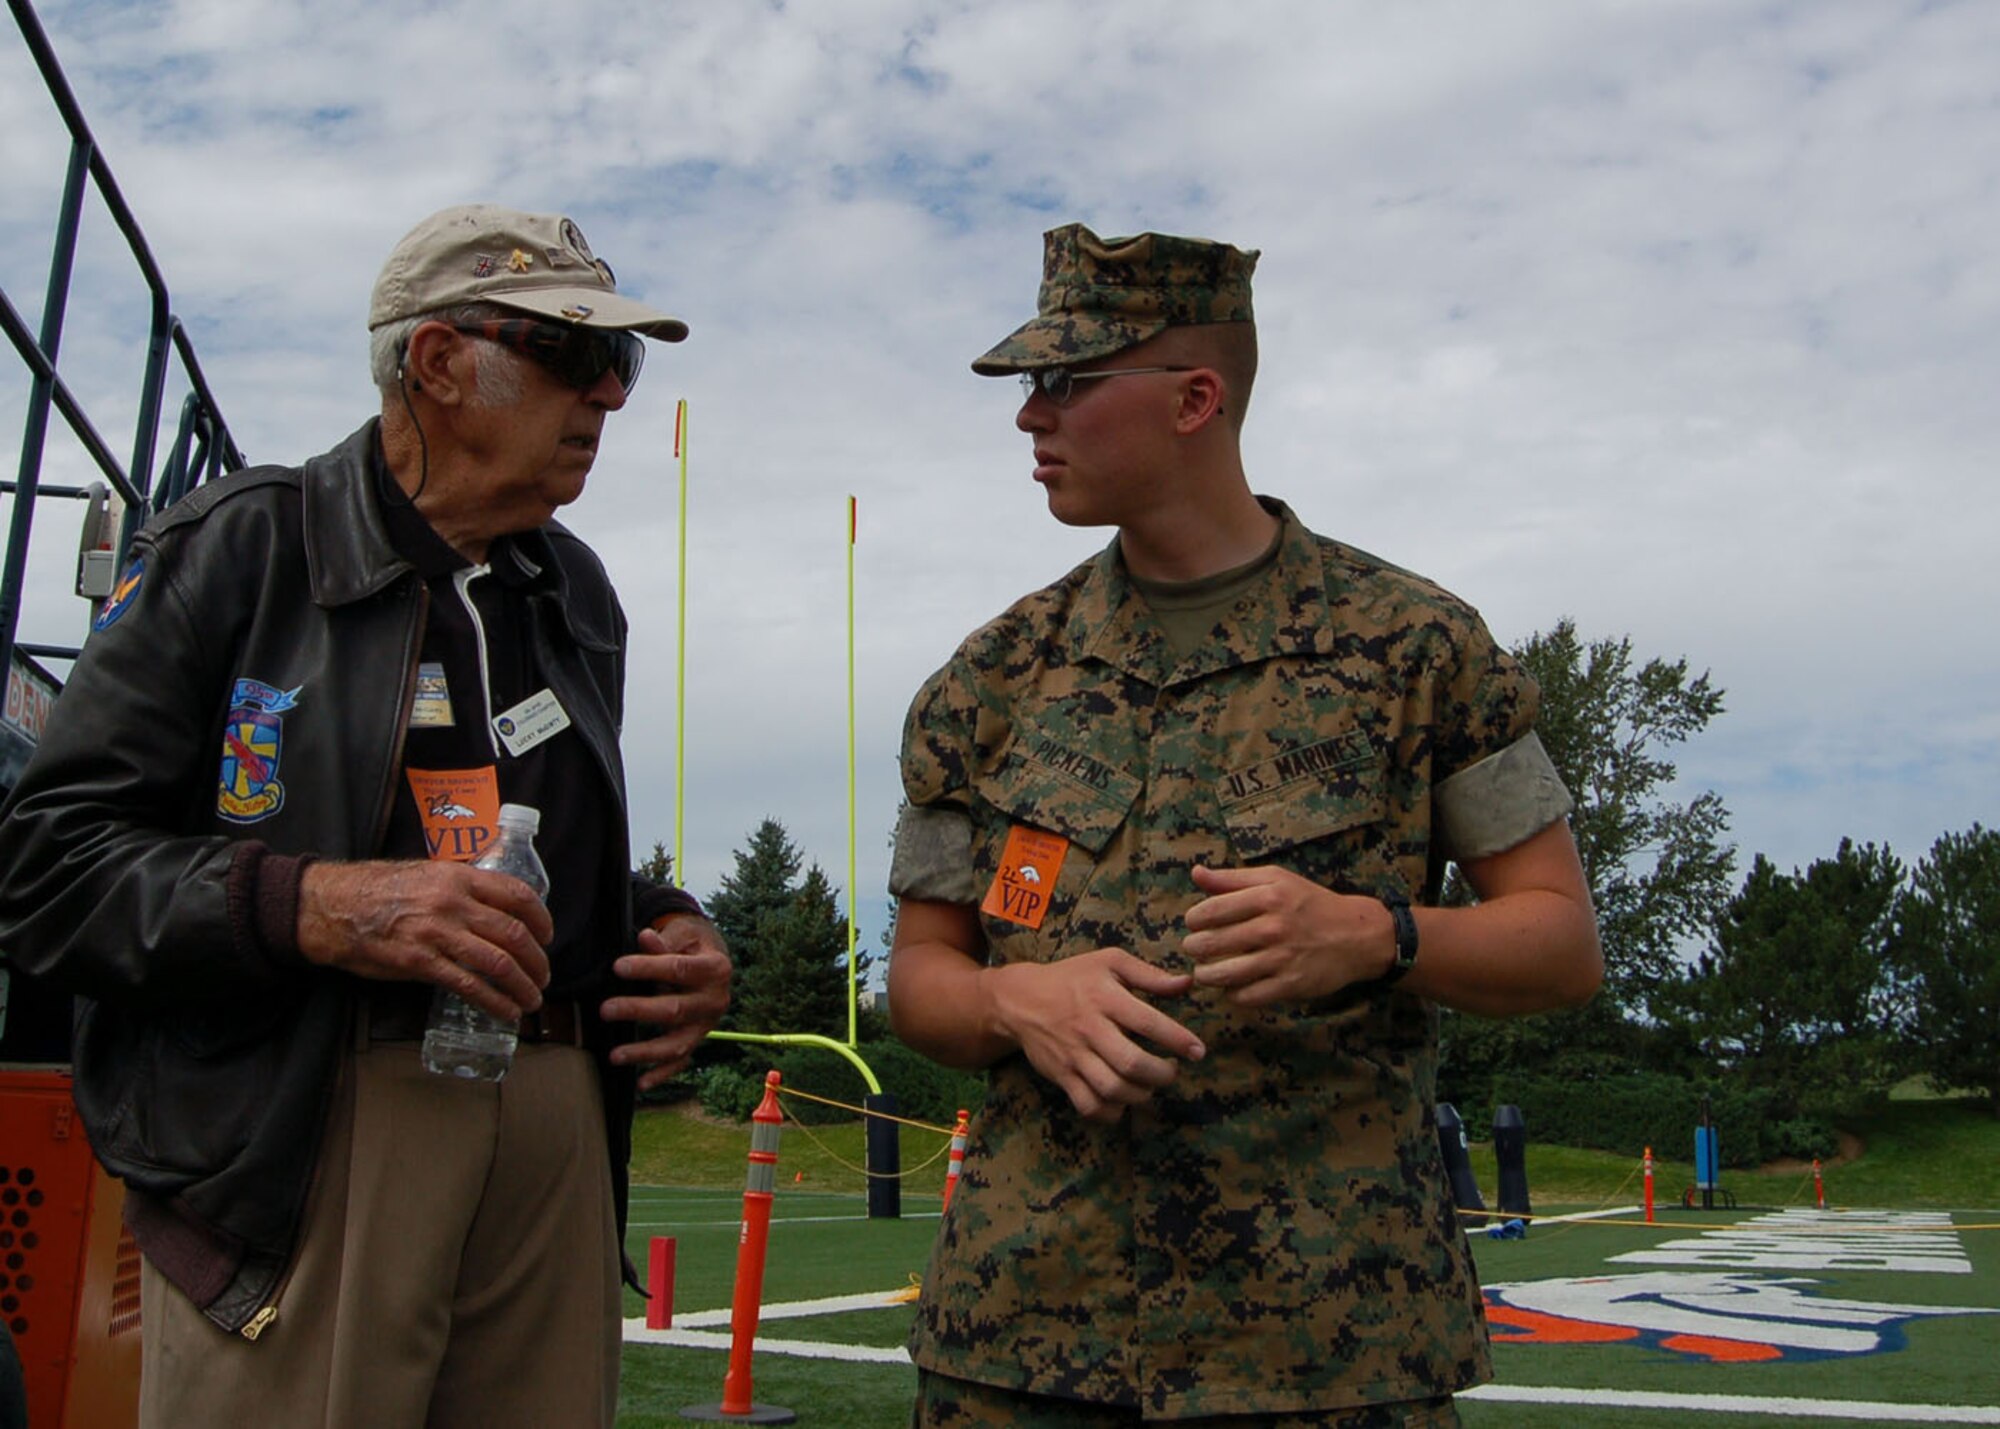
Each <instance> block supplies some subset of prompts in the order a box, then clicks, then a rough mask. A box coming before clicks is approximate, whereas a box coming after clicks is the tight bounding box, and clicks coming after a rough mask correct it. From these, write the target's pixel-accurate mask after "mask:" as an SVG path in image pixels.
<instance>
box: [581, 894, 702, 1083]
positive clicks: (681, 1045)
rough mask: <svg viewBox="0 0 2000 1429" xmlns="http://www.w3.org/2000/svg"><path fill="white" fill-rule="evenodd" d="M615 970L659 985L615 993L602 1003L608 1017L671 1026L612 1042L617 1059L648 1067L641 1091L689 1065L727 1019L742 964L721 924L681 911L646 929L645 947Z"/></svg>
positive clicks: (641, 936) (641, 940)
mask: <svg viewBox="0 0 2000 1429" xmlns="http://www.w3.org/2000/svg"><path fill="white" fill-rule="evenodd" d="M613 971H614V972H616V973H617V974H618V976H620V977H622V978H628V979H630V980H631V981H633V982H650V983H652V984H654V985H655V986H656V987H657V988H658V989H659V990H658V991H657V992H654V993H652V994H650V995H644V996H637V997H613V998H607V999H606V1000H605V1003H604V1006H603V1007H602V1008H601V1009H600V1011H601V1013H602V1015H603V1017H604V1020H605V1021H606V1022H650V1023H654V1024H656V1025H658V1026H662V1027H665V1028H666V1029H667V1031H666V1032H665V1033H664V1034H663V1035H662V1036H659V1037H655V1038H653V1039H652V1040H651V1041H648V1042H628V1043H625V1044H624V1045H622V1046H618V1047H614V1048H612V1049H611V1060H612V1061H613V1062H616V1063H618V1064H619V1065H620V1066H638V1067H644V1068H646V1069H647V1070H646V1071H645V1072H644V1073H643V1074H642V1075H641V1076H640V1078H639V1090H640V1091H642V1092H644V1091H650V1090H652V1089H653V1088H654V1087H657V1086H658V1085H659V1084H660V1083H661V1082H664V1081H666V1080H667V1078H669V1077H671V1076H673V1075H674V1074H675V1073H676V1072H679V1071H681V1070H682V1069H683V1068H685V1067H686V1066H687V1064H688V1062H689V1060H690V1059H692V1058H693V1056H694V1049H695V1046H696V1045H697V1044H698V1043H699V1042H700V1041H701V1039H702V1038H704V1037H706V1036H707V1035H708V1034H709V1032H710V1031H711V1030H712V1029H713V1028H714V1027H715V1024H716V1023H718V1022H720V1021H721V1020H722V1014H723V1013H725V1012H727V1011H728V1010H729V979H730V977H731V976H732V975H733V973H734V971H735V970H734V969H733V968H732V967H731V966H730V963H729V951H728V949H727V948H725V947H724V946H723V943H722V934H721V933H719V932H717V931H716V928H715V924H713V923H711V922H709V921H708V919H706V918H704V917H702V916H701V915H700V914H697V913H675V914H672V915H670V916H668V917H666V918H663V919H661V920H660V921H659V922H658V923H656V924H655V925H654V926H653V927H651V928H647V929H646V930H644V931H643V932H641V933H640V934H639V950H638V951H637V952H636V953H628V954H627V955H626V956H624V957H622V958H620V959H619V960H618V961H617V963H616V964H614V965H613Z"/></svg>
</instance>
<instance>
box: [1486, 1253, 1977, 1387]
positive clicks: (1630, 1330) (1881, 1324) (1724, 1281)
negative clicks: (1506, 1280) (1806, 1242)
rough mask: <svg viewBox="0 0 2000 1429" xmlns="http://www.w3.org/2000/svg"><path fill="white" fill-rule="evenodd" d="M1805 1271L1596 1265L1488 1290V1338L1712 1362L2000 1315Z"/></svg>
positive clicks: (1826, 1351)
mask: <svg viewBox="0 0 2000 1429" xmlns="http://www.w3.org/2000/svg"><path fill="white" fill-rule="evenodd" d="M1818 1283H1819V1282H1818V1281H1816V1280H1810V1279H1807V1278H1805V1277H1803V1276H1765V1275H1746V1274H1742V1273H1740V1272H1739V1273H1725V1274H1687V1273H1685V1272H1675V1271H1655V1272H1653V1273H1650V1274H1644V1275H1596V1276H1586V1277H1582V1278H1579V1279H1575V1280H1534V1281H1527V1282H1524V1283H1522V1284H1518V1285H1494V1286H1489V1287H1488V1288H1487V1290H1486V1322H1487V1324H1488V1326H1489V1327H1491V1329H1492V1333H1493V1341H1494V1343H1495V1344H1537V1345H1577V1344H1627V1345H1636V1346H1640V1347H1642V1348H1645V1349H1658V1350H1667V1351H1670V1352H1671V1353H1674V1354H1680V1355H1689V1356H1692V1357H1694V1358H1697V1359H1702V1360H1707V1361H1709V1362H1711V1363H1716V1362H1722V1363H1738V1364H1741V1363H1768V1362H1771V1361H1776V1360H1816V1359H1829V1358H1833V1357H1837V1356H1841V1355H1872V1354H1881V1353H1883V1352H1885V1351H1891V1350H1900V1349H1902V1348H1903V1346H1904V1343H1905V1341H1904V1338H1903V1329H1902V1327H1903V1325H1904V1324H1905V1323H1906V1322H1908V1321H1910V1320H1916V1319H1922V1318H1925V1317H1928V1316H1935V1315H2000V1309H1989V1308H1984V1307H1980V1306H1973V1305H1889V1304H1879V1303H1876V1302H1874V1301H1868V1300H1835V1299H1832V1298H1830V1297H1821V1296H1817V1295H1813V1294H1810V1293H1809V1292H1807V1291H1806V1290H1805V1289H1804V1288H1803V1287H1805V1286H1809V1285H1817V1284H1818Z"/></svg>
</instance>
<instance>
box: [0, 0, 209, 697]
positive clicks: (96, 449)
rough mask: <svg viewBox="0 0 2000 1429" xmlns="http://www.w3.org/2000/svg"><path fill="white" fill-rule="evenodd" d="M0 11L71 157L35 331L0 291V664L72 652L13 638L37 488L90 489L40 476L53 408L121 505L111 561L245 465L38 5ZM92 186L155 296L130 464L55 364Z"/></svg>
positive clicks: (64, 493) (46, 491)
mask: <svg viewBox="0 0 2000 1429" xmlns="http://www.w3.org/2000/svg"><path fill="white" fill-rule="evenodd" d="M7 8H8V9H9V10H11V11H12V12H13V15H14V20H15V23H16V24H18V25H19V26H20V29H21V37H22V39H23V40H25V41H26V42H27V46H28V50H29V52H30V53H31V54H32V55H33V56H34V58H35V63H36V65H37V66H38V67H39V68H40V70H41V72H42V79H43V82H44V83H45V84H46V85H47V86H48V91H49V97H50V98H51V99H52V100H54V101H55V106H56V109H57V111H58V112H59V113H60V114H61V116H62V119H63V122H64V124H65V125H66V126H67V128H68V130H69V134H70V155H69V168H68V174H67V177H66V179H65V182H64V186H63V198H62V207H61V210H60V212H59V213H58V215H57V219H56V237H55V248H54V252H53V254H52V255H51V258H50V261H49V276H48V289H47V294H46V297H45V299H44V301H43V304H42V321H41V327H40V330H39V331H37V330H35V329H33V328H31V327H30V326H29V324H28V323H27V321H26V320H25V319H24V318H22V316H21V314H20V312H19V310H18V309H16V307H15V306H14V303H13V301H12V300H11V299H10V298H9V297H8V296H7V294H6V292H5V290H4V289H0V328H4V329H5V330H6V333H7V336H8V337H9V338H10V339H12V341H13V344H14V348H15V350H16V351H17V352H19V353H20V354H21V358H22V360H23V361H24V362H25V363H26V364H27V365H28V370H29V372H30V374H31V379H32V384H31V388H30V391H29V395H28V409H27V420H26V423H25V429H24V431H23V433H22V436H21V456H20V462H19V466H18V468H17V472H16V475H15V478H14V480H13V481H11V482H0V492H7V493H11V494H12V496H13V498H14V501H13V519H12V522H11V523H10V526H9V529H8V533H7V547H6V554H5V557H4V562H0V670H6V669H8V668H9V667H10V666H11V665H12V663H13V658H14V651H15V649H16V648H18V649H20V650H21V652H22V653H23V654H33V655H48V656H53V657H56V658H60V659H72V658H74V657H75V655H76V654H77V650H76V648H75V647H73V646H61V645H35V644H29V643H27V642H25V641H23V642H17V641H16V639H15V635H16V630H17V627H18V625H19V623H20V618H21V599H22V594H23V586H24V582H25V579H26V572H27V561H28V543H29V538H30V534H31V532H32V529H33V525H34V516H35V504H36V501H37V499H38V498H40V497H43V496H49V497H68V498H77V497H83V496H86V495H88V494H90V488H88V487H83V488H79V487H73V486H43V485H42V480H41V474H42V457H43V452H44V450H45V448H46V445H47V438H48V428H49V414H50V410H51V409H52V408H53V409H54V411H55V412H57V413H59V414H60V415H61V416H62V418H63V420H64V421H65V422H66V423H68V425H69V429H70V431H71V432H72V433H74V434H75V436H76V439H77V441H78V442H79V443H80V444H81V445H82V447H83V449H84V451H85V452H86V453H88V454H89V456H90V459H91V460H92V461H93V462H95V463H96V465H97V468H98V470H99V471H100V472H102V473H103V475H104V479H105V481H106V482H107V483H108V484H109V485H110V487H111V488H112V489H113V490H115V491H116V492H117V493H118V496H119V499H120V500H121V501H123V502H124V506H125V514H124V519H123V521H122V522H121V523H120V526H119V529H118V531H117V532H116V534H115V536H114V538H113V539H114V545H113V547H112V549H113V551H114V553H115V555H116V560H115V562H114V565H122V564H123V562H124V552H125V548H126V546H127V545H128V544H130V542H131V539H132V537H133V535H134V534H135V533H136V532H137V531H138V529H139V526H140V524H141V522H143V521H144V520H145V518H146V516H147V515H149V514H150V513H151V512H153V511H158V510H161V509H163V508H164V507H165V506H167V505H169V504H170V503H172V502H173V501H176V500H178V499H179V498H180V497H181V496H184V495H185V494H186V493H187V492H188V491H189V490H191V489H192V488H193V487H194V486H196V485H197V484H198V483H200V482H201V481H203V480H206V479H208V478H209V477H213V476H217V475H220V474H221V473H223V472H225V471H234V470H235V469H236V468H238V467H240V466H242V465H243V456H242V454H241V453H240V452H239V451H238V450H237V449H236V443H235V440H234V439H233V438H232V437H231V436H230V434H229V427H228V424H227V423H226V422H225V421H224V420H223V418H222V410H221V408H220V407H219V406H218V405H217V403H216V401H215V397H214V394H213V393H211V392H210V391H209V387H208V380H207V378H206V377H204V376H203V374H202V370H201V364H200V363H199V362H198V361H196V359H195V355H194V346H193V344H192V342H190V340H189V338H188V335H187V332H186V330H185V329H184V328H183V327H182V326H181V322H180V320H179V319H178V318H176V317H175V316H174V314H173V310H172V307H171V305H170V303H169V301H168V297H167V284H166V279H165V278H164V277H162V276H161V274H160V268H159V265H158V263H156V262H155V261H154V259H153V254H152V250H151V249H150V248H149V247H148V246H147V244H146V237H145V234H144V233H142V232H141V231H140V228H139V220H138V219H137V218H136V217H134V215H133V213H132V210H131V207H130V206H129V205H128V204H127V203H126V202H125V196H124V195H123V193H121V192H120V191H119V188H118V181H117V179H116V178H114V177H113V176H112V173H111V166H110V165H109V164H108V163H107V162H106V161H105V159H104V156H103V154H102V152H101V151H100V150H99V149H98V146H97V141H96V139H95V138H94V137H93V136H92V134H91V132H90V125H89V124H88V123H87V122H86V121H85V120H84V117H83V111H82V109H81V108H80V107H79V106H78V104H77V101H76V95H75V94H74V93H73V92H72V91H71V89H70V87H69V81H68V80H67V79H66V78H64V76H63V72H62V66H61V65H60V64H58V63H57V61H56V56H55V51H54V49H53V48H52V47H51V46H50V44H49V39H48V36H47V34H46V33H45V32H44V31H43V29H42V26H41V22H40V20H39V19H37V18H36V16H35V12H34V8H33V7H32V6H31V5H30V4H29V0H7ZM93 191H94V192H95V193H96V195H97V197H98V199H99V200H100V201H101V202H102V203H103V205H104V207H105V210H106V211H107V212H108V213H109V214H110V216H111V220H112V222H113V223H115V224H116V225H117V228H118V231H119V232H120V233H121V234H122V235H123V236H124V239H125V243H126V246H127V247H128V248H129V249H130V250H131V254H132V259H133V261H134V262H135V263H136V264H137V265H138V269H139V273H140V275H141V276H142V277H143V278H144V280H145V283H146V288H147V290H148V292H149V293H150V294H151V298H152V320H151V331H150V335H149V337H148V340H147V345H146V369H145V376H144V379H143V381H144V385H143V387H142V389H141V391H140V395H139V417H138V430H137V431H136V432H135V433H134V434H133V438H132V457H131V461H130V463H129V465H122V464H120V462H119V460H118V458H117V456H116V455H114V454H113V452H112V450H111V447H110V445H109V444H108V443H107V442H106V441H105V440H104V438H103V436H101V435H100V434H99V432H98V430H97V428H96V426H95V425H93V423H92V422H91V420H90V417H89V415H88V414H87V413H86V412H85V411H84V408H83V404H82V403H81V402H80V401H78V400H77V398H76V395H75V394H74V393H73V392H72V391H71V390H70V388H69V386H68V385H67V384H66V383H65V382H64V381H63V379H62V375H61V373H60V372H59V371H58V370H57V353H58V351H59V350H60V348H61V346H62V336H63V320H64V317H65V314H66V312H67V309H68V306H69V290H70V280H71V276H72V274H73V272H74V270H75V264H76V246H77V232H78V229H79V227H80V224H81V221H82V215H83V205H84V200H85V199H86V198H87V197H88V196H89V195H90V194H91V193H92V192H93ZM170 356H172V357H178V358H179V361H180V367H181V371H182V374H183V375H184V376H185V378H186V380H187V383H188V387H189V392H188V395H187V399H186V401H185V402H183V404H182V407H181V415H180V425H179V428H178V431H177V433H176V436H175V439H174V444H173V447H172V449H171V450H170V452H169V454H168V457H167V461H166V463H165V467H164V470H163V471H162V472H161V473H160V479H159V482H158V484H157V486H156V485H155V483H154V473H153V462H154V452H155V450H156V448H157V445H158V441H159V434H160V408H161V405H162V402H163V400H164V397H165V392H166V384H167V377H168V372H169V367H168V363H169V358H170Z"/></svg>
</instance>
